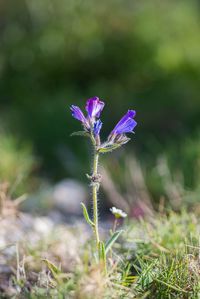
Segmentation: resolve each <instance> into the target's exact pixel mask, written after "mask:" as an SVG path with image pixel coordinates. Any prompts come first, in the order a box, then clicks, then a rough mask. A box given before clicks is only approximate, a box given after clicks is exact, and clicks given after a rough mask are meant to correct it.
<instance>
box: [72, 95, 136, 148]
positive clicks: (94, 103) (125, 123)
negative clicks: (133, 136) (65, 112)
mask: <svg viewBox="0 0 200 299" xmlns="http://www.w3.org/2000/svg"><path fill="white" fill-rule="evenodd" d="M104 106H105V104H104V102H103V101H100V99H99V98H98V97H93V98H90V99H89V100H87V103H86V107H85V110H86V112H87V116H85V115H84V114H83V112H82V111H81V109H80V108H79V107H78V106H74V105H72V106H71V107H70V109H71V112H72V116H73V117H74V118H76V119H78V120H79V121H80V122H81V123H82V124H83V127H84V130H85V131H87V132H89V133H91V134H93V135H94V136H95V137H97V136H99V134H100V131H101V128H102V122H101V120H100V119H99V118H100V115H101V112H102V110H103V108H104ZM135 115H136V112H135V110H128V112H127V113H126V114H125V115H124V116H123V117H122V118H121V120H120V121H119V122H118V123H117V125H116V126H115V127H114V129H113V130H112V132H111V133H110V135H109V137H108V140H109V142H113V143H115V142H116V143H117V142H121V141H122V140H124V141H125V140H127V141H128V140H129V139H126V136H125V134H126V133H133V130H134V128H135V127H136V125H137V122H136V121H135V120H134V117H135ZM123 143H125V142H123Z"/></svg>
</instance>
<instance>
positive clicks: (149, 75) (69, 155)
mask: <svg viewBox="0 0 200 299" xmlns="http://www.w3.org/2000/svg"><path fill="white" fill-rule="evenodd" d="M0 41H1V42H0V79H1V80H0V108H1V109H0V116H1V131H0V134H1V137H0V153H1V159H0V176H1V178H2V179H3V180H9V181H10V182H11V183H12V184H14V183H16V178H19V181H20V182H21V183H20V184H19V189H18V191H17V193H21V192H24V191H26V189H27V190H34V188H36V186H37V184H38V183H36V181H37V179H35V178H36V177H37V178H38V177H40V178H42V179H45V180H46V179H47V180H50V181H52V182H55V181H59V180H60V179H62V178H65V177H72V178H76V179H77V178H78V179H80V178H81V179H82V180H84V179H83V174H84V173H86V172H88V163H89V162H88V161H89V159H88V158H89V157H88V145H87V142H86V141H85V140H82V139H80V138H78V137H77V138H75V137H73V138H72V137H70V133H71V132H73V131H76V130H79V128H80V125H79V123H78V122H76V121H75V120H74V119H72V117H71V115H70V110H69V106H70V105H71V104H76V105H80V106H81V107H82V108H83V107H84V105H85V101H86V99H87V98H89V97H92V96H99V97H100V98H101V99H103V100H105V102H106V107H105V109H104V112H103V115H102V120H103V123H104V128H103V136H104V137H106V134H108V133H109V131H110V130H111V129H112V128H113V126H114V125H115V123H116V122H117V121H118V119H119V118H120V117H121V115H123V113H124V112H126V111H127V109H135V110H137V117H136V119H137V121H138V126H137V128H136V135H135V136H134V138H133V139H134V140H132V141H131V142H130V143H129V145H128V146H127V147H126V149H125V151H126V154H125V152H123V150H122V151H120V152H118V153H117V152H116V153H114V154H113V155H112V159H113V160H112V161H114V162H113V163H112V162H111V161H109V167H110V172H111V173H112V171H113V170H114V169H112V167H113V165H114V167H116V163H118V164H120V163H121V162H120V161H121V160H123V157H125V156H126V155H127V152H129V155H130V156H131V155H134V157H135V156H136V157H137V160H138V161H140V165H141V168H142V171H143V175H144V177H145V182H146V183H145V184H146V185H147V187H148V190H149V192H150V194H151V195H152V197H153V198H155V199H159V198H160V196H162V194H164V193H167V192H166V190H165V188H164V187H163V184H162V178H163V172H162V169H161V170H160V168H161V167H160V168H159V165H160V161H161V160H162V157H165V158H164V159H165V160H166V161H167V162H166V165H167V166H166V165H165V166H166V167H169V173H168V176H169V175H170V179H171V181H175V183H177V182H178V184H182V186H183V188H184V189H185V190H187V191H188V190H193V191H194V190H195V192H196V193H195V194H197V195H198V194H199V193H198V190H200V188H199V186H200V183H199V171H200V165H199V164H200V133H199V132H200V130H199V129H200V126H199V120H200V95H199V94H200V3H199V1H195V0H187V1H186V0H181V1H180V0H167V1H158V0H149V1H143V0H140V1H136V0H127V1H124V0H102V1H93V0H85V1H81V0H76V1H75V0H60V1H57V0H42V1H41V0H15V1H2V2H1V4H0ZM110 158H111V156H109V158H107V157H105V158H103V159H104V161H106V159H110ZM165 160H164V161H165ZM162 161H163V160H162ZM162 165H163V164H162V163H161V166H162ZM119 168H120V173H121V174H122V173H124V172H126V169H125V167H124V164H123V163H121V164H120V166H119ZM165 169H166V168H165ZM21 173H22V178H21ZM177 173H178V175H177ZM165 174H166V172H165V173H164V176H165ZM17 180H18V179H17ZM116 180H120V178H119V176H118V178H116ZM165 182H166V180H165ZM119 184H120V182H119ZM169 185H170V184H169ZM166 196H167V197H169V196H168V195H166ZM197 198H198V196H197V197H195V201H196V200H197Z"/></svg>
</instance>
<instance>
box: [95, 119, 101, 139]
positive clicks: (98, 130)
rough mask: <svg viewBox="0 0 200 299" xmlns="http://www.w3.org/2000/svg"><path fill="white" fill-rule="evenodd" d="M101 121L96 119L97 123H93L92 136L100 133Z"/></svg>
mask: <svg viewBox="0 0 200 299" xmlns="http://www.w3.org/2000/svg"><path fill="white" fill-rule="evenodd" d="M102 124H103V123H102V121H101V120H100V119H98V120H97V121H95V123H94V129H93V130H94V136H98V135H99V133H100V131H101V127H102Z"/></svg>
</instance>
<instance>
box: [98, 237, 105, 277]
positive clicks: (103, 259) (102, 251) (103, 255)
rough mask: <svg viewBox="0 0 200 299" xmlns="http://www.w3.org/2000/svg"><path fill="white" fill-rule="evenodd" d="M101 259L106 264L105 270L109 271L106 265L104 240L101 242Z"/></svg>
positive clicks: (99, 245)
mask: <svg viewBox="0 0 200 299" xmlns="http://www.w3.org/2000/svg"><path fill="white" fill-rule="evenodd" d="M98 247H99V260H100V261H102V262H103V265H104V272H105V274H106V273H107V266H106V250H105V244H104V242H101V241H100V242H99V244H98Z"/></svg>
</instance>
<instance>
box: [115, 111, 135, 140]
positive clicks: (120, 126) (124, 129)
mask: <svg viewBox="0 0 200 299" xmlns="http://www.w3.org/2000/svg"><path fill="white" fill-rule="evenodd" d="M135 115H136V111H135V110H128V112H127V113H126V114H125V115H124V116H123V117H122V118H121V120H120V121H119V122H118V123H117V125H116V126H115V127H114V129H113V130H112V132H111V134H112V135H113V134H115V135H118V134H124V133H130V132H132V131H133V129H134V128H135V126H136V125H137V122H136V121H135V120H134V119H133V117H134V116H135Z"/></svg>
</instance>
